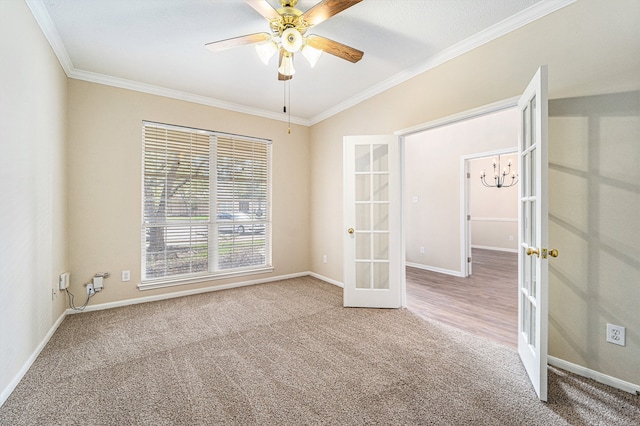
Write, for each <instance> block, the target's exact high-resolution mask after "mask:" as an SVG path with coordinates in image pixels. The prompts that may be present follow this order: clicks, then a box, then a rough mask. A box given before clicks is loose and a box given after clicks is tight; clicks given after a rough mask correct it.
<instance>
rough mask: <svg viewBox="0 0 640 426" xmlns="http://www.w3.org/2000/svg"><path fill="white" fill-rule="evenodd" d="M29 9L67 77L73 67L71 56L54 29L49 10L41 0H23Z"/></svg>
mask: <svg viewBox="0 0 640 426" xmlns="http://www.w3.org/2000/svg"><path fill="white" fill-rule="evenodd" d="M25 1H26V3H27V6H29V9H31V13H32V14H33V17H34V18H35V20H36V22H37V23H38V25H39V26H40V29H41V30H42V32H43V33H44V36H45V38H46V39H47V41H49V44H50V45H51V49H53V53H55V55H56V57H57V58H58V62H60V66H62V69H63V70H64V72H65V74H67V77H68V76H69V74H71V72H73V70H74V67H73V63H72V62H71V58H70V57H69V54H68V53H67V49H65V47H64V43H63V42H62V38H60V34H58V31H57V30H56V26H55V25H54V24H53V21H52V20H51V16H50V15H49V11H48V10H47V7H46V6H45V2H43V1H42V0H25Z"/></svg>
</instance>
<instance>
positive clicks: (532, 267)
mask: <svg viewBox="0 0 640 426" xmlns="http://www.w3.org/2000/svg"><path fill="white" fill-rule="evenodd" d="M518 109H519V111H520V140H519V143H518V154H519V163H520V167H519V170H520V176H521V178H520V181H519V184H518V185H519V198H520V205H519V223H520V226H519V229H520V230H519V240H518V241H519V243H520V247H519V252H518V268H519V270H518V287H519V289H518V293H519V294H518V353H519V355H520V358H521V359H522V363H523V364H524V366H525V369H526V370H527V373H528V375H529V378H530V379H531V383H532V384H533V387H534V388H535V391H536V393H537V394H538V397H539V398H540V399H541V400H542V401H546V400H547V329H548V317H547V312H548V303H547V299H548V259H547V257H548V255H549V251H548V249H547V248H546V247H547V243H548V206H547V187H548V182H547V180H548V179H547V175H548V170H547V169H548V157H547V121H548V112H547V68H546V66H543V67H541V68H539V69H538V72H537V73H536V75H535V76H534V77H533V80H531V82H530V83H529V86H528V87H527V89H526V90H525V91H524V93H523V94H522V97H521V98H520V101H519V102H518ZM552 252H553V253H554V254H555V255H557V252H556V251H555V250H553V251H552Z"/></svg>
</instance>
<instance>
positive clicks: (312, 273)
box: [309, 272, 344, 288]
mask: <svg viewBox="0 0 640 426" xmlns="http://www.w3.org/2000/svg"><path fill="white" fill-rule="evenodd" d="M309 275H310V276H312V277H313V278H317V279H319V280H322V281H325V282H328V283H329V284H333V285H335V286H338V287H340V288H344V284H343V283H341V282H340V281H336V280H332V279H331V278H327V277H325V276H323V275H320V274H316V273H315V272H309Z"/></svg>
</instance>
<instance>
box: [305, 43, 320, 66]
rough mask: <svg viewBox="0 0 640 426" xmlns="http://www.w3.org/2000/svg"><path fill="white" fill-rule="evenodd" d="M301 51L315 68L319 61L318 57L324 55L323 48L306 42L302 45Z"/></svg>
mask: <svg viewBox="0 0 640 426" xmlns="http://www.w3.org/2000/svg"><path fill="white" fill-rule="evenodd" d="M301 53H302V56H304V57H305V59H306V60H307V61H309V64H310V65H311V68H313V67H314V66H315V65H316V64H317V63H318V59H320V55H322V50H320V49H316V48H315V47H311V46H309V45H308V44H305V45H304V46H302V51H301Z"/></svg>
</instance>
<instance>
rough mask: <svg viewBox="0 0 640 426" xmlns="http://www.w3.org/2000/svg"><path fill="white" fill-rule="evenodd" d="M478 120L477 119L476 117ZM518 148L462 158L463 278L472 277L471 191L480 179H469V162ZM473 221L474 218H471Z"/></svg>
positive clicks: (461, 252) (512, 152) (461, 228)
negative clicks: (471, 180) (474, 181)
mask: <svg viewBox="0 0 640 426" xmlns="http://www.w3.org/2000/svg"><path fill="white" fill-rule="evenodd" d="M474 118H477V117H474ZM517 153H518V147H517V146H514V147H513V148H503V149H498V150H495V151H486V152H478V153H474V154H468V155H463V156H462V157H460V170H461V171H462V180H461V181H460V182H461V183H460V186H461V187H460V271H462V276H463V277H468V276H469V275H471V271H472V265H471V262H469V261H468V259H467V258H469V257H471V221H470V220H469V216H470V215H471V206H470V202H469V201H470V198H471V191H470V190H469V181H470V179H474V178H478V176H471V177H467V174H468V173H469V162H470V161H471V160H477V159H479V158H490V157H495V156H497V155H505V154H517ZM471 219H473V218H471Z"/></svg>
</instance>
